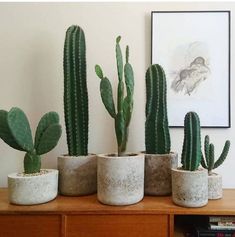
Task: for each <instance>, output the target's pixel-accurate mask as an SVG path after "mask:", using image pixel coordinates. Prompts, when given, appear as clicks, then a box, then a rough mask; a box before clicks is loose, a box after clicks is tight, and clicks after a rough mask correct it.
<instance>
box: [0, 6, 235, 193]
mask: <svg viewBox="0 0 235 237" xmlns="http://www.w3.org/2000/svg"><path fill="white" fill-rule="evenodd" d="M153 10H158V11H159V10H231V11H232V10H235V4H234V3H211V2H210V3H177V2H174V3H0V16H1V17H0V19H1V21H0V82H1V83H0V108H1V109H6V110H9V109H10V108H11V107H12V106H18V107H20V108H22V109H23V110H24V111H25V112H26V113H27V115H28V117H29V118H30V121H31V125H32V127H34V128H35V126H36V124H37V123H38V120H39V118H40V117H41V116H42V115H43V114H44V113H46V112H48V111H50V110H55V111H58V112H59V114H60V116H61V120H62V121H61V122H62V124H64V120H63V65H62V62H63V44H64V36H65V31H66V29H67V27H68V26H70V25H72V24H78V25H80V26H81V27H82V28H83V29H84V31H85V34H86V42H87V76H88V88H89V95H90V97H89V104H90V132H89V136H90V140H89V150H90V152H94V153H104V152H111V151H115V149H116V141H115V134H114V127H113V120H112V119H111V118H110V117H109V115H108V114H107V112H106V111H105V109H104V106H103V104H102V102H101V99H100V95H99V79H98V78H97V77H96V75H95V72H94V65H95V64H97V63H99V64H101V65H102V66H103V69H104V72H105V74H106V75H108V76H109V78H110V79H111V80H112V81H113V82H114V81H115V82H116V64H115V52H114V47H115V38H116V36H118V35H121V36H123V38H122V41H121V44H122V46H125V45H126V44H129V45H130V61H131V63H132V65H133V68H134V72H135V98H134V99H135V104H134V112H133V119H132V122H131V126H130V137H129V143H128V150H129V151H141V150H144V120H145V114H144V109H145V70H146V68H147V67H148V65H149V64H150V52H151V45H150V42H151V40H150V35H151V11H153ZM232 25H234V21H233V22H232ZM233 38H234V35H232V40H231V42H233ZM231 57H232V65H231V68H232V70H233V68H235V65H234V61H233V58H234V51H233V50H231ZM232 75H233V71H232ZM231 79H232V78H231ZM234 87H235V85H234V84H233V81H231V91H232V93H231V94H232V97H231V101H232V105H231V107H232V112H233V100H234V96H233V91H234V89H235V88H234ZM218 113H219V111H218ZM232 125H234V117H233V113H232ZM63 128H64V126H63ZM34 131H35V129H34ZM207 133H208V134H210V135H211V138H212V140H213V142H214V144H215V147H216V154H218V153H219V152H220V151H221V149H222V145H223V143H224V141H225V139H230V140H231V142H232V146H231V150H230V153H229V157H228V159H227V161H226V162H225V163H224V165H223V166H222V167H221V168H219V169H218V170H217V171H218V172H219V173H221V174H223V178H224V187H228V188H235V181H234V180H235V173H234V170H235V169H234V168H235V159H234V156H235V148H234V147H235V146H234V138H235V127H234V126H232V128H230V129H202V136H204V135H205V134H207ZM171 137H172V150H174V151H176V152H178V153H179V154H181V147H182V139H183V129H171ZM66 152H67V146H66V140H65V132H64V130H63V137H62V139H61V140H60V142H59V145H58V146H57V147H56V149H54V150H53V151H52V152H50V153H48V154H47V155H45V156H44V158H43V167H47V168H51V167H56V157H57V156H58V155H59V154H62V153H66ZM23 157H24V154H23V153H22V152H18V151H15V150H13V149H11V148H9V147H8V146H7V145H6V144H4V143H3V142H2V141H0V160H1V161H0V162H1V163H0V164H1V165H0V186H2V187H4V186H6V185H7V174H8V173H11V172H16V171H21V170H22V169H23V165H22V164H23Z"/></svg>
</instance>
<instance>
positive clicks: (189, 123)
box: [181, 112, 202, 171]
mask: <svg viewBox="0 0 235 237" xmlns="http://www.w3.org/2000/svg"><path fill="white" fill-rule="evenodd" d="M201 158H202V152H201V131H200V120H199V117H198V115H197V114H196V113H195V112H188V113H187V114H186V116H185V120H184V143H183V151H182V156H181V163H182V165H183V169H184V170H190V171H194V170H197V169H198V167H199V165H200V163H201Z"/></svg>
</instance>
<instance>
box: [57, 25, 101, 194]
mask: <svg viewBox="0 0 235 237" xmlns="http://www.w3.org/2000/svg"><path fill="white" fill-rule="evenodd" d="M64 115H65V126H66V134H67V144H68V155H63V156H60V157H58V169H59V191H60V193H61V194H63V195H68V196H81V195H88V194H92V193H95V192H96V189H97V158H96V155H94V154H88V120H89V113H88V92H87V76H86V43H85V35H84V32H83V30H82V29H81V27H79V26H75V25H72V26H70V27H69V28H68V29H67V32H66V37H65V43H64Z"/></svg>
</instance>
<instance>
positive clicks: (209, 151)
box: [201, 135, 230, 174]
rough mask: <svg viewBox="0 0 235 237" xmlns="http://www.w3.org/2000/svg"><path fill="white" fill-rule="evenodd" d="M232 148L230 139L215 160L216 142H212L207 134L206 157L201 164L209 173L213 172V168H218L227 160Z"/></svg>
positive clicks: (205, 143)
mask: <svg viewBox="0 0 235 237" xmlns="http://www.w3.org/2000/svg"><path fill="white" fill-rule="evenodd" d="M229 148H230V141H229V140H227V141H226V142H225V144H224V148H223V150H222V153H221V155H220V156H219V158H218V159H217V160H216V161H215V153H214V144H213V143H210V138H209V136H208V135H206V136H205V140H204V153H205V158H204V157H202V160H201V165H202V167H203V168H205V169H207V170H208V173H209V174H211V173H212V170H213V169H216V168H218V167H219V166H220V165H222V163H223V162H224V161H225V159H226V157H227V155H228V152H229Z"/></svg>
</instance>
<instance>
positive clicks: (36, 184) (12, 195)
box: [8, 169, 58, 205]
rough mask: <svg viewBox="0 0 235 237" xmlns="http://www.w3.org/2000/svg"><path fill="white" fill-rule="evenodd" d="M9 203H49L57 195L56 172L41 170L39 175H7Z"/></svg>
mask: <svg viewBox="0 0 235 237" xmlns="http://www.w3.org/2000/svg"><path fill="white" fill-rule="evenodd" d="M8 190H9V201H10V203H13V204H18V205H34V204H41V203H45V202H49V201H51V200H53V199H55V198H56V196H57V194H58V170H54V169H43V170H41V173H40V174H29V175H24V174H19V173H13V174H9V175H8Z"/></svg>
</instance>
